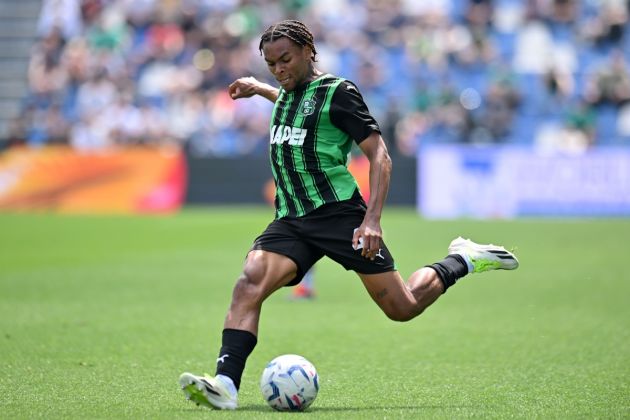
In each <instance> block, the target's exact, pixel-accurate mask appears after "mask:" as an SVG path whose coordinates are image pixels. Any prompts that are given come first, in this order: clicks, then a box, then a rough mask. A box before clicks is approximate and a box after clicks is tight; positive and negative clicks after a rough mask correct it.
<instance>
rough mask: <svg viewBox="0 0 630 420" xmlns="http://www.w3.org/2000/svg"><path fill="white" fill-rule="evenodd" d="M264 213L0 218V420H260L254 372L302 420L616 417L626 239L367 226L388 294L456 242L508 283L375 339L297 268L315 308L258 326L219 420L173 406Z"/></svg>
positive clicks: (285, 305) (626, 226)
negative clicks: (280, 386) (493, 248)
mask: <svg viewBox="0 0 630 420" xmlns="http://www.w3.org/2000/svg"><path fill="white" fill-rule="evenodd" d="M270 218H271V210H270V209H268V208H264V207H258V208H256V207H252V208H249V207H248V208H212V209H188V210H186V211H184V212H182V213H180V214H178V215H176V216H168V217H124V216H119V217H103V216H55V215H48V214H40V215H7V214H5V215H0V418H34V417H45V418H169V419H170V418H209V417H218V416H221V417H225V418H236V417H238V418H278V416H281V415H282V414H280V413H276V412H274V411H272V410H271V409H270V408H269V407H268V406H267V405H266V403H265V402H264V401H263V400H262V397H261V395H260V392H259V389H258V380H259V377H260V374H261V372H262V369H263V367H264V365H265V363H266V362H267V361H268V360H271V359H272V358H273V357H275V356H277V355H279V354H283V353H297V354H301V355H304V356H305V357H307V358H308V359H310V360H311V361H312V362H313V363H314V364H315V366H316V367H317V369H318V371H319V375H320V378H321V390H320V393H319V396H318V398H317V400H316V401H315V403H314V404H313V405H312V407H311V408H310V409H309V410H308V411H307V412H306V413H304V414H303V415H305V416H307V417H308V418H320V417H321V418H331V419H338V418H344V419H345V418H444V419H451V418H467V417H477V418H507V417H516V418H628V417H630V304H629V303H628V300H629V297H628V296H630V274H629V272H630V269H629V264H630V245H628V242H627V241H628V239H627V238H628V237H630V220H627V219H617V220H515V221H474V220H458V221H426V220H422V219H421V218H419V217H418V216H417V215H416V214H415V213H414V212H413V211H412V210H409V209H396V208H388V209H386V212H385V215H384V220H383V226H384V230H385V239H386V241H387V243H388V246H389V247H390V249H391V251H392V253H393V254H394V256H395V258H396V260H397V264H398V267H399V269H400V271H401V273H402V274H403V277H405V278H406V277H408V276H409V275H410V274H411V272H412V271H414V270H415V269H417V268H419V267H421V266H422V265H424V264H427V263H431V262H434V261H436V260H438V259H441V258H442V257H443V256H444V255H445V251H446V247H447V246H448V243H449V242H450V240H451V239H453V238H454V237H456V236H457V235H462V236H467V237H471V238H472V239H474V240H476V241H478V242H494V243H500V244H503V245H505V246H506V247H508V248H510V247H516V254H517V255H518V257H519V259H520V261H521V267H520V268H519V269H518V270H517V271H514V272H505V271H501V272H491V273H485V274H476V275H472V276H469V277H466V278H464V279H462V280H461V281H460V282H459V283H458V284H457V285H456V286H455V287H453V288H452V289H451V290H449V292H448V293H447V294H445V295H444V296H442V297H441V298H440V299H439V300H438V301H437V302H436V303H435V304H434V305H433V306H432V307H431V308H429V309H428V310H427V311H426V312H425V313H424V314H423V315H421V316H420V317H419V318H416V319H415V320H413V321H411V322H408V323H395V322H393V321H390V320H388V319H387V318H386V317H385V316H384V315H383V314H382V313H381V312H380V310H379V309H378V307H377V306H376V305H375V304H374V303H373V302H372V301H371V300H370V298H369V297H368V295H367V293H366V292H365V291H364V289H363V288H362V286H361V283H360V281H359V280H358V278H357V277H356V276H355V275H354V274H353V273H351V272H346V271H345V270H343V269H342V268H341V267H339V266H337V265H335V264H334V263H332V262H330V261H327V260H323V261H322V262H320V263H319V264H318V266H317V279H316V282H317V289H318V290H317V293H318V295H317V298H316V299H315V300H314V301H312V302H294V301H289V300H288V299H287V296H288V293H289V290H281V291H280V292H279V293H277V294H276V295H274V296H272V297H271V298H270V299H269V300H268V301H267V302H266V303H265V305H264V307H263V314H262V321H261V326H260V336H259V344H258V346H257V348H256V349H255V351H254V353H253V354H252V356H251V358H250V359H249V361H248V365H247V369H246V371H245V375H244V378H243V385H242V389H241V394H240V397H239V404H240V407H241V408H240V409H239V411H237V412H233V413H231V412H218V411H216V412H215V411H211V410H207V409H204V408H199V407H196V406H194V405H193V404H190V403H188V402H187V401H185V400H184V397H183V394H182V393H181V392H180V390H179V388H178V385H177V379H178V376H179V374H180V373H181V372H183V371H191V372H195V373H203V372H204V371H206V372H209V373H214V364H215V359H216V357H217V353H218V349H219V339H220V333H221V329H222V324H223V318H224V315H225V312H226V309H227V306H228V303H229V300H230V295H231V290H232V286H233V283H234V280H235V279H236V277H237V275H238V274H239V272H240V269H241V267H242V262H243V258H244V256H245V253H246V251H247V249H248V247H249V246H250V244H251V242H252V240H253V238H254V237H255V236H256V235H257V234H258V233H259V232H260V231H262V230H263V229H264V227H265V226H266V224H267V222H268V221H270Z"/></svg>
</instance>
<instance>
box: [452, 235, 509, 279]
mask: <svg viewBox="0 0 630 420" xmlns="http://www.w3.org/2000/svg"><path fill="white" fill-rule="evenodd" d="M448 253H449V254H458V255H461V256H462V257H463V258H464V259H465V260H466V264H467V265H468V272H469V273H483V272H484V271H490V270H514V269H516V268H518V260H517V259H516V256H515V255H514V254H512V253H511V252H510V251H508V250H506V249H505V248H503V247H502V246H497V245H492V244H489V245H481V244H477V243H475V242H473V241H471V240H470V239H464V238H462V237H461V236H460V237H458V238H455V239H453V241H452V242H451V244H450V245H449V247H448Z"/></svg>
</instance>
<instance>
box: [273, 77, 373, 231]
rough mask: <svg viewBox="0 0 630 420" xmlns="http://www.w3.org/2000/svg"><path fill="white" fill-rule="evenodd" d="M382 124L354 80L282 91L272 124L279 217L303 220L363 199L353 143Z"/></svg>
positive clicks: (335, 80) (328, 79) (324, 79)
mask: <svg viewBox="0 0 630 420" xmlns="http://www.w3.org/2000/svg"><path fill="white" fill-rule="evenodd" d="M373 131H378V132H380V129H379V127H378V124H377V123H376V121H375V120H374V118H373V117H372V116H371V115H370V112H369V110H368V108H367V106H366V105H365V102H364V101H363V98H362V97H361V94H360V93H359V91H358V89H357V87H356V86H355V85H354V84H352V83H351V82H349V81H347V80H345V79H342V78H339V77H335V76H332V75H330V74H324V75H321V76H320V77H318V78H317V79H315V80H314V81H312V82H310V83H307V84H305V85H303V86H299V87H297V88H296V89H294V90H293V91H291V92H286V91H285V90H284V89H280V92H279V95H278V99H277V101H276V103H275V106H274V109H273V114H272V117H271V122H270V147H269V152H270V160H271V169H272V172H273V176H274V180H275V183H276V198H275V206H276V218H277V219H279V218H282V217H287V216H290V217H299V216H303V215H305V214H307V213H309V212H311V211H312V210H314V209H316V208H318V207H320V206H321V205H323V204H326V203H332V202H336V201H343V200H348V199H351V198H354V197H360V194H359V192H358V190H359V189H358V186H357V183H356V181H355V179H354V177H353V176H352V175H351V174H350V172H349V171H348V168H347V163H348V154H349V152H350V149H351V147H352V141H353V140H354V141H355V142H357V143H360V142H361V141H363V140H364V139H365V138H367V137H368V136H369V135H370V134H371V133H372V132H373Z"/></svg>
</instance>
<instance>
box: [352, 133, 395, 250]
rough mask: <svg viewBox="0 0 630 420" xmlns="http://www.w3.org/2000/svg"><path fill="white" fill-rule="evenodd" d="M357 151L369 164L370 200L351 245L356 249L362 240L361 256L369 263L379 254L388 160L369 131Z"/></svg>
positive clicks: (378, 136)
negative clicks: (369, 260) (367, 259)
mask: <svg viewBox="0 0 630 420" xmlns="http://www.w3.org/2000/svg"><path fill="white" fill-rule="evenodd" d="M359 147H360V148H361V150H362V151H363V153H364V154H365V156H366V157H367V158H368V160H369V161H370V173H369V177H370V178H369V179H370V199H369V201H368V203H367V212H366V214H365V217H364V218H363V223H361V226H360V227H359V228H358V229H357V230H356V231H355V233H354V236H353V238H352V245H353V246H354V248H355V249H356V248H357V247H358V245H359V239H360V238H363V249H362V251H361V255H362V256H364V257H366V258H369V259H371V260H373V259H374V258H375V257H376V254H378V252H379V248H380V246H381V240H382V238H383V231H382V229H381V214H382V212H383V206H384V205H385V199H386V198H387V191H388V190H389V180H390V176H391V172H392V160H391V158H390V157H389V152H388V151H387V146H385V142H384V141H383V138H382V137H381V134H380V133H379V132H378V131H373V132H372V133H371V134H370V135H369V136H368V137H367V138H366V139H365V140H363V141H361V142H360V143H359Z"/></svg>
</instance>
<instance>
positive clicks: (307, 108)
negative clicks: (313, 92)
mask: <svg viewBox="0 0 630 420" xmlns="http://www.w3.org/2000/svg"><path fill="white" fill-rule="evenodd" d="M316 105H317V102H315V99H307V100H305V101H304V102H302V114H304V115H311V114H312V113H313V112H315V106H316Z"/></svg>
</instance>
